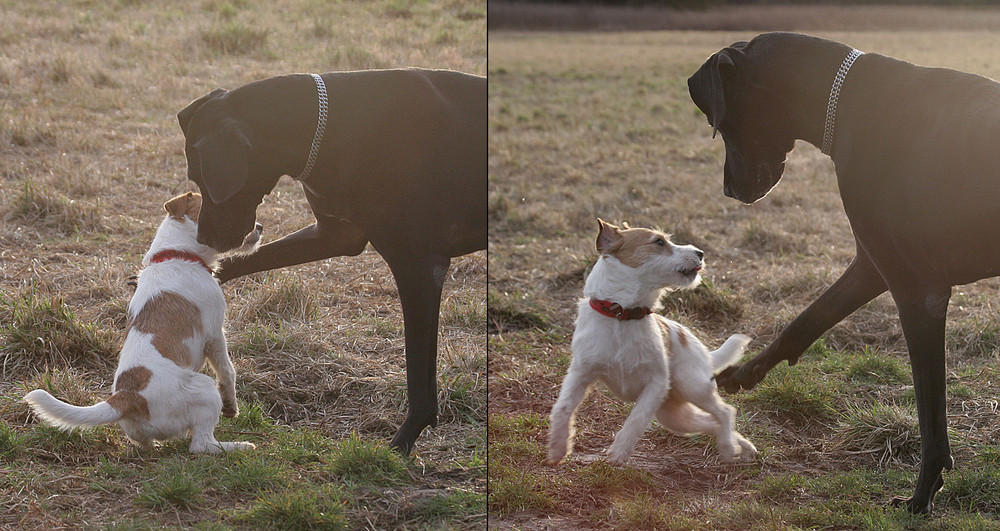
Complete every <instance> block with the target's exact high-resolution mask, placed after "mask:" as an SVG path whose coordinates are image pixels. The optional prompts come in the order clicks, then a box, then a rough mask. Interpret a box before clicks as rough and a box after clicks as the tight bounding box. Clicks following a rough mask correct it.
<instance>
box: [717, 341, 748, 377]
mask: <svg viewBox="0 0 1000 531" xmlns="http://www.w3.org/2000/svg"><path fill="white" fill-rule="evenodd" d="M749 343H750V338H749V337H747V336H745V335H743V334H734V335H733V336H732V337H730V338H729V339H727V340H726V342H725V343H723V344H722V346H721V347H719V349H718V350H713V351H712V352H709V353H708V357H709V358H711V360H712V372H719V371H721V370H722V369H725V368H726V367H728V366H730V365H732V364H734V363H736V362H737V361H739V359H740V358H742V357H743V351H744V350H746V348H747V345H748V344H749Z"/></svg>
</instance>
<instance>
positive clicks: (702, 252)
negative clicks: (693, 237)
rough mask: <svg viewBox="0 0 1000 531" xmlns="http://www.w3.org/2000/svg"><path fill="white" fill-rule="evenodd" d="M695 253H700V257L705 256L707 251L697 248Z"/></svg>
mask: <svg viewBox="0 0 1000 531" xmlns="http://www.w3.org/2000/svg"><path fill="white" fill-rule="evenodd" d="M694 254H696V255H698V258H705V251H702V250H701V249H695V250H694Z"/></svg>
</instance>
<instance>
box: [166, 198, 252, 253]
mask: <svg viewBox="0 0 1000 531" xmlns="http://www.w3.org/2000/svg"><path fill="white" fill-rule="evenodd" d="M202 204H203V201H202V197H201V194H197V193H194V192H188V193H186V194H181V195H179V196H177V197H174V198H171V199H170V200H169V201H167V202H166V203H164V204H163V209H164V210H166V211H167V215H168V216H169V217H170V218H171V219H173V220H175V221H177V222H178V223H180V224H181V225H182V226H185V227H188V228H189V229H190V230H191V236H192V237H197V234H198V231H199V227H200V223H199V222H198V221H199V219H201V212H202V206H203V205H202ZM262 229H263V227H262V226H261V225H260V224H259V223H257V224H255V226H254V229H253V230H252V231H250V232H249V233H248V234H246V236H245V237H244V238H243V241H242V242H241V243H240V245H239V246H237V247H234V248H232V249H228V251H230V252H236V253H251V252H253V251H255V250H256V249H257V245H258V244H259V243H260V233H261V230H262ZM198 243H201V242H200V241H199V242H198ZM201 245H206V244H203V243H202V244H201ZM206 247H211V248H212V249H213V250H216V251H217V249H215V248H214V247H212V246H211V245H206Z"/></svg>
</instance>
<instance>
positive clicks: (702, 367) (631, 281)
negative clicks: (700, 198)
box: [548, 219, 757, 465]
mask: <svg viewBox="0 0 1000 531" xmlns="http://www.w3.org/2000/svg"><path fill="white" fill-rule="evenodd" d="M598 222H599V223H600V233H599V234H598V236H597V250H598V252H600V253H601V257H600V258H599V259H598V260H597V263H596V264H595V265H594V268H593V270H592V271H591V273H590V275H589V276H588V277H587V281H586V283H585V285H584V288H583V294H584V297H583V298H582V299H581V300H580V303H579V308H578V310H577V311H578V313H577V319H576V331H575V332H574V333H573V346H572V348H573V359H572V361H571V362H570V367H569V371H568V372H567V374H566V378H565V380H563V384H562V390H561V391H560V392H559V399H558V401H557V402H556V404H555V406H553V407H552V416H551V426H550V432H549V455H548V461H549V463H550V464H556V463H559V462H561V461H562V460H563V459H564V458H565V457H566V455H568V454H569V452H570V451H571V450H572V438H573V422H574V415H575V413H576V409H577V408H578V407H579V406H580V402H582V401H583V399H584V397H585V396H586V394H587V392H588V391H589V389H590V387H591V385H592V384H593V383H594V381H597V380H599V381H602V382H604V383H605V384H606V385H607V386H608V388H609V389H610V390H611V392H612V393H614V394H615V395H616V396H618V397H619V398H621V399H623V400H628V401H633V402H635V406H634V407H633V408H632V412H631V413H630V414H629V416H628V419H627V420H626V421H625V425H624V426H623V427H622V429H621V431H619V432H618V434H616V435H615V439H614V442H613V443H612V444H611V447H610V448H609V449H608V460H609V461H610V462H611V463H613V464H617V465H624V464H625V463H626V462H627V461H628V459H629V457H630V456H631V454H632V451H633V450H634V449H635V445H636V443H638V442H639V437H640V436H642V433H643V432H644V431H645V430H646V428H647V427H648V426H649V423H650V422H651V421H652V419H653V417H654V416H655V417H656V418H657V419H658V420H659V421H660V422H661V423H662V424H663V425H664V426H665V427H666V428H668V429H670V430H671V431H674V432H677V433H684V434H687V433H711V434H714V435H715V437H716V439H717V445H718V448H719V453H720V454H721V457H722V460H723V461H726V462H733V461H736V460H737V459H742V460H744V461H751V460H753V459H754V458H755V457H756V456H757V449H756V448H755V447H754V445H753V443H751V442H750V441H748V440H747V439H746V438H744V437H743V436H742V435H740V434H739V433H738V432H737V431H736V430H734V429H733V424H734V418H735V413H736V410H735V408H733V407H732V406H730V405H729V404H726V403H725V402H723V400H722V398H721V397H720V396H719V394H718V391H717V389H716V386H715V381H714V380H713V378H714V374H715V373H716V372H718V371H721V370H722V369H724V368H726V367H728V366H729V365H731V364H733V363H735V362H736V361H737V360H738V359H739V358H740V357H741V356H742V354H743V350H744V349H745V348H746V345H747V343H749V342H750V338H748V337H746V336H743V335H739V334H737V335H734V336H732V337H730V338H729V339H728V340H727V341H726V342H725V344H723V345H722V347H721V348H720V349H719V350H716V351H714V352H709V351H708V349H707V348H705V346H704V345H702V344H701V342H700V341H698V339H696V338H695V337H694V336H693V335H692V334H691V332H690V331H688V330H687V329H686V328H685V327H683V326H681V325H680V324H678V323H676V322H674V321H671V320H669V319H666V318H665V317H663V316H662V315H659V314H656V313H653V312H654V311H655V310H657V309H659V308H660V303H659V300H660V297H661V296H662V295H663V292H664V291H665V290H667V289H682V288H692V287H695V286H697V285H698V283H699V282H700V280H701V279H700V272H701V269H702V267H703V266H704V261H703V260H702V257H703V255H704V253H702V251H701V250H699V249H697V248H696V247H693V246H691V245H683V246H682V245H675V244H673V243H672V242H671V241H670V238H669V236H668V235H666V234H664V233H662V232H659V231H654V230H649V229H639V228H628V227H627V226H626V228H625V230H622V229H619V228H618V227H616V226H614V225H610V224H608V223H605V222H604V221H603V220H600V219H598Z"/></svg>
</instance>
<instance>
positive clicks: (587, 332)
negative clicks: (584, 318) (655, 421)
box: [573, 320, 669, 401]
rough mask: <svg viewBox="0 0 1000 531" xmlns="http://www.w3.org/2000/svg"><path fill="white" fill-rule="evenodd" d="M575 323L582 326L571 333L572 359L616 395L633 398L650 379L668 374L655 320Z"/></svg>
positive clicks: (664, 377) (627, 398) (657, 378)
mask: <svg viewBox="0 0 1000 531" xmlns="http://www.w3.org/2000/svg"><path fill="white" fill-rule="evenodd" d="M579 324H582V325H584V326H582V327H580V326H578V328H577V331H576V333H575V334H574V336H573V357H574V359H575V360H577V361H578V362H579V363H581V364H582V365H583V366H584V367H585V368H586V370H588V371H589V372H591V373H592V374H594V376H596V377H597V378H598V379H599V380H601V381H603V382H604V383H605V385H607V386H608V389H609V390H610V391H611V392H612V393H614V394H615V395H617V396H618V397H619V398H621V399H623V400H629V401H634V400H636V399H637V398H638V396H639V394H640V393H641V392H642V390H643V389H645V388H646V386H647V385H649V383H650V382H653V381H656V380H661V379H666V378H669V372H668V366H667V363H668V359H667V353H666V351H665V348H664V345H663V341H662V339H661V337H660V334H659V332H658V328H657V326H656V325H655V323H653V322H649V323H647V322H645V320H644V321H640V322H625V323H622V322H604V323H602V322H599V321H598V322H591V323H579ZM588 325H589V326H588Z"/></svg>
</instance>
